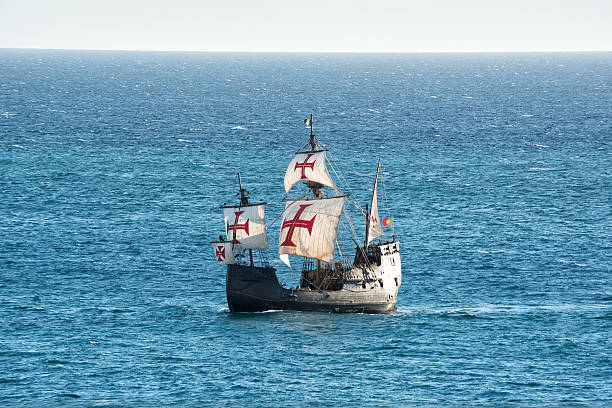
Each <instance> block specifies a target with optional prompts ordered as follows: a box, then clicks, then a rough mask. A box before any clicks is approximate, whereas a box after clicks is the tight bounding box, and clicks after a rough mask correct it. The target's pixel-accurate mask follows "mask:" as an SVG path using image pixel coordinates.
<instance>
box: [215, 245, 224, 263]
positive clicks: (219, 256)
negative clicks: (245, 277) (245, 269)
mask: <svg viewBox="0 0 612 408" xmlns="http://www.w3.org/2000/svg"><path fill="white" fill-rule="evenodd" d="M215 255H217V261H218V262H223V261H225V247H224V246H223V245H218V246H217V247H215Z"/></svg>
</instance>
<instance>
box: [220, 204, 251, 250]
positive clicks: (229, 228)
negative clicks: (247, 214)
mask: <svg viewBox="0 0 612 408" xmlns="http://www.w3.org/2000/svg"><path fill="white" fill-rule="evenodd" d="M234 214H235V215H236V219H234V223H233V224H232V225H230V223H229V222H227V221H226V222H225V224H226V226H225V231H226V232H227V237H228V238H229V236H230V231H232V232H233V236H232V243H233V244H239V243H240V241H238V240H237V239H236V231H238V230H244V231H245V232H246V235H247V236H248V235H249V220H248V219H247V220H246V221H245V222H244V224H238V220H239V219H240V215H242V214H244V211H234Z"/></svg>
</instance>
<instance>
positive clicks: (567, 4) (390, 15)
mask: <svg viewBox="0 0 612 408" xmlns="http://www.w3.org/2000/svg"><path fill="white" fill-rule="evenodd" d="M0 5H2V10H3V13H2V15H1V16H0V48H12V49H13V48H20V49H66V50H109V51H111V50H112V51H115V50H116V51H180V52H342V53H352V52H358V53H424V52H432V53H447V52H574V51H575V52H600V51H604V52H605V51H611V50H612V25H610V24H609V20H610V18H611V17H612V2H608V1H604V0H586V1H582V2H580V3H578V2H574V1H570V0H560V1H552V0H542V1H538V2H531V1H527V0H516V1H513V2H501V1H497V2H494V1H485V0H465V1H462V2H455V1H451V0H433V1H430V2H417V1H400V0H381V1H378V2H375V3H374V2H370V1H367V0H355V1H349V0H337V1H334V2H326V1H324V0H312V1H310V2H309V3H308V4H286V2H283V1H281V0H267V1H266V0H263V1H261V2H259V3H253V2H249V1H245V0H228V1H225V2H210V3H209V2H206V1H203V2H202V1H194V0H177V1H174V2H172V3H167V2H162V1H148V2H147V1H143V0H135V1H129V2H123V1H120V0H108V1H105V2H103V3H102V2H92V3H83V2H79V1H76V0H57V1H54V2H46V1H37V0H20V1H17V0H0Z"/></svg>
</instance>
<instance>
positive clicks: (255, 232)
mask: <svg viewBox="0 0 612 408" xmlns="http://www.w3.org/2000/svg"><path fill="white" fill-rule="evenodd" d="M221 208H222V209H223V216H224V217H225V233H226V234H227V240H228V241H230V242H232V243H233V244H234V247H235V248H240V249H254V248H266V249H267V248H268V236H267V235H266V216H265V204H252V205H249V204H247V205H242V206H227V207H221Z"/></svg>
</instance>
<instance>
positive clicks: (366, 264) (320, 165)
mask: <svg viewBox="0 0 612 408" xmlns="http://www.w3.org/2000/svg"><path fill="white" fill-rule="evenodd" d="M312 119H313V118H312V115H311V116H310V120H308V119H307V120H305V122H306V123H307V124H308V125H309V126H310V139H309V141H308V143H307V144H306V145H305V146H304V147H303V148H302V149H301V150H300V151H298V152H297V153H296V154H295V157H294V158H293V160H292V161H291V162H290V163H289V166H288V167H287V170H286V173H285V178H284V184H285V192H286V194H287V195H288V194H289V192H290V191H291V190H292V188H293V187H294V186H295V185H296V184H297V183H298V182H305V185H306V187H307V190H306V192H305V193H304V194H303V195H302V197H301V198H285V209H284V211H283V213H282V214H281V216H282V222H281V223H280V234H279V245H278V254H279V258H280V260H281V261H283V262H284V263H285V264H286V265H287V266H288V267H291V263H290V260H289V255H297V256H299V257H301V259H302V268H301V272H300V278H299V284H298V285H297V286H296V287H294V288H286V287H285V286H284V285H281V284H280V283H279V280H278V277H277V275H276V269H275V268H273V267H272V266H271V265H270V263H269V262H268V260H267V257H266V255H265V254H266V250H267V249H268V248H269V244H268V237H267V231H268V228H270V227H271V226H272V225H270V226H266V218H265V206H266V204H267V203H265V202H259V203H250V202H249V198H248V197H249V195H248V193H247V191H246V190H245V189H244V188H243V187H242V181H241V178H240V173H238V186H239V199H240V201H239V203H237V204H236V205H224V206H221V209H222V210H223V215H224V221H225V234H226V239H224V238H223V237H222V236H219V240H218V241H213V242H211V244H212V246H213V248H214V251H215V256H216V258H217V261H218V262H219V263H220V264H227V275H226V292H227V303H228V306H229V310H230V311H231V312H262V311H266V310H297V311H322V312H344V313H386V312H390V311H393V310H395V309H396V305H397V294H398V290H399V287H400V285H401V279H402V271H401V262H400V251H399V242H398V241H396V240H395V235H394V234H393V235H392V238H391V239H390V240H387V241H385V242H382V241H381V240H380V237H382V236H383V235H384V231H383V229H382V225H381V223H382V224H390V225H391V226H392V218H386V219H385V220H383V221H386V222H382V221H381V220H380V219H379V215H378V198H377V185H378V184H379V174H380V159H379V160H378V167H377V170H376V176H375V179H374V188H373V191H372V198H371V200H370V203H369V205H366V208H365V209H363V208H362V207H360V206H359V205H358V204H356V205H357V207H358V208H359V209H360V210H361V211H362V213H363V215H364V216H365V219H366V220H365V239H364V240H363V242H362V243H360V242H358V238H357V237H356V236H354V237H352V238H351V239H352V242H353V243H355V244H356V249H355V256H354V258H353V259H352V260H349V259H348V258H346V257H345V256H343V253H341V252H342V251H340V245H339V244H340V240H339V239H338V226H339V224H340V223H341V218H342V216H343V215H344V216H347V211H346V210H345V208H344V207H345V204H346V201H347V199H348V198H351V197H350V195H348V194H339V193H338V191H339V190H338V187H336V183H334V181H333V179H332V178H331V176H330V173H329V171H328V168H327V164H330V167H331V162H329V161H328V160H327V157H326V155H327V153H328V150H327V149H325V148H324V147H323V146H322V145H321V144H320V143H319V141H318V139H317V137H316V136H315V134H314V129H313V120H312ZM327 189H331V190H332V194H329V191H328V190H327ZM279 218H280V216H279ZM347 223H348V224H349V225H350V226H351V229H353V228H352V222H351V221H350V218H349V219H348V222H347ZM342 225H343V226H345V224H344V223H343V224H342ZM345 229H346V231H347V232H351V230H349V229H348V228H345ZM353 230H354V229H353ZM353 232H354V231H353ZM377 238H378V239H377ZM254 250H255V251H258V252H259V255H260V257H259V258H260V259H259V262H258V263H256V262H255V261H254V258H253V251H254ZM247 251H248V258H247ZM336 252H338V253H340V256H339V257H337V258H336V257H335V253H336Z"/></svg>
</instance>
